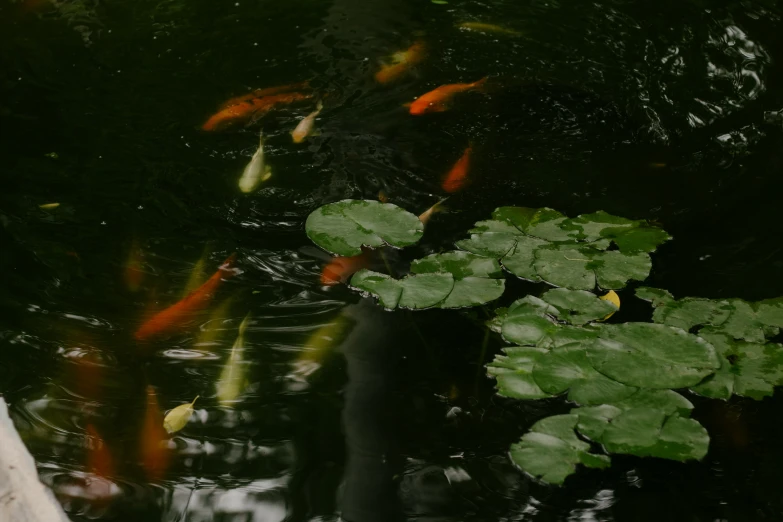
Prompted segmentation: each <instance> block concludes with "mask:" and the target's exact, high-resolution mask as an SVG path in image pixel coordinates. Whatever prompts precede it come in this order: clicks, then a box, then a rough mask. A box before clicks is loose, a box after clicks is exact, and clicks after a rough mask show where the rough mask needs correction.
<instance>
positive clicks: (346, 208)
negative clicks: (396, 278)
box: [305, 199, 424, 256]
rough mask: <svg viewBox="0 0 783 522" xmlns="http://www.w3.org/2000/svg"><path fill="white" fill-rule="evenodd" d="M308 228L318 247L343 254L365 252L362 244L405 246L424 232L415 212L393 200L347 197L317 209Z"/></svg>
mask: <svg viewBox="0 0 783 522" xmlns="http://www.w3.org/2000/svg"><path fill="white" fill-rule="evenodd" d="M305 231H306V232H307V235H308V237H309V238H310V239H312V240H313V242H314V243H315V244H316V245H318V246H319V247H321V248H323V249H324V250H327V251H328V252H332V253H334V254H337V255H340V256H355V255H359V254H361V253H362V249H361V247H362V246H366V247H380V246H384V245H389V246H393V247H398V248H401V247H406V246H410V245H413V244H415V243H416V242H417V241H418V240H419V239H420V238H421V236H422V234H423V233H424V225H423V224H422V223H421V221H419V218H418V217H416V216H415V215H414V214H411V213H410V212H408V211H406V210H403V209H402V208H400V207H398V206H397V205H393V204H391V203H380V202H378V201H364V200H355V199H345V200H342V201H338V202H336V203H330V204H328V205H324V206H322V207H320V208H317V209H316V210H315V211H313V212H312V213H311V214H310V215H309V216H308V217H307V222H306V223H305Z"/></svg>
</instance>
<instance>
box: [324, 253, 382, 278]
mask: <svg viewBox="0 0 783 522" xmlns="http://www.w3.org/2000/svg"><path fill="white" fill-rule="evenodd" d="M369 265H370V258H369V254H367V253H364V252H363V253H361V254H359V255H358V256H350V257H348V256H340V257H335V258H334V259H332V260H331V261H330V262H329V264H328V265H326V266H325V267H324V269H323V271H322V272H321V284H323V285H337V284H340V283H344V282H346V281H347V280H348V278H349V277H351V276H352V275H353V274H354V273H356V272H358V271H359V270H361V269H362V268H367V267H368V266H369Z"/></svg>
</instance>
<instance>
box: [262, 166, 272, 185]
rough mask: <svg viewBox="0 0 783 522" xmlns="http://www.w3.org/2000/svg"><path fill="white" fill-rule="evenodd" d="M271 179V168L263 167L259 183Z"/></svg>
mask: <svg viewBox="0 0 783 522" xmlns="http://www.w3.org/2000/svg"><path fill="white" fill-rule="evenodd" d="M271 177H272V167H270V166H269V165H264V175H263V176H262V177H261V181H266V180H268V179H269V178H271Z"/></svg>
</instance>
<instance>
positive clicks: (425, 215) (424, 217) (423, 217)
mask: <svg viewBox="0 0 783 522" xmlns="http://www.w3.org/2000/svg"><path fill="white" fill-rule="evenodd" d="M447 199H448V198H443V199H441V200H440V201H438V202H437V203H435V204H434V205H432V206H431V207H430V208H428V209H427V210H425V211H424V212H422V213H421V214H420V215H419V221H421V223H422V224H423V225H426V224H427V221H429V220H430V218H431V217H432V215H433V214H436V213H438V212H443V211H444V210H446V207H444V206H443V202H444V201H446V200H447Z"/></svg>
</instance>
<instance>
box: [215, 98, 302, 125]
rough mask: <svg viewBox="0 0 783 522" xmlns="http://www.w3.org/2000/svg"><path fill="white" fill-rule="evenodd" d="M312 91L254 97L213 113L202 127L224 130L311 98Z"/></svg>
mask: <svg viewBox="0 0 783 522" xmlns="http://www.w3.org/2000/svg"><path fill="white" fill-rule="evenodd" d="M314 96H315V95H314V94H311V93H301V92H287V93H281V94H272V95H269V96H262V97H260V98H253V99H251V100H247V101H243V102H240V103H237V104H235V105H231V106H229V107H226V108H225V109H221V110H220V111H218V112H217V113H216V114H213V115H212V116H211V117H210V118H209V119H208V120H207V121H206V123H204V125H202V126H201V128H202V129H203V130H205V131H217V130H223V129H226V128H228V127H231V126H233V125H239V124H242V123H247V122H249V121H250V122H252V121H255V120H257V119H259V118H261V117H262V116H264V115H265V114H267V113H268V112H269V111H271V110H273V109H274V108H276V107H277V106H279V105H288V104H291V103H295V102H299V101H303V100H310V99H312V98H313V97H314Z"/></svg>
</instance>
